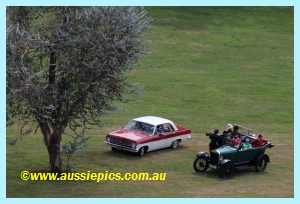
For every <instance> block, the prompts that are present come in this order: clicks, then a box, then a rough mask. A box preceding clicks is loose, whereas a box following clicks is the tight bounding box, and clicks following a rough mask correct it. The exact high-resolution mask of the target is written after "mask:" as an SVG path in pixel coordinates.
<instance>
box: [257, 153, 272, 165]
mask: <svg viewBox="0 0 300 204" xmlns="http://www.w3.org/2000/svg"><path fill="white" fill-rule="evenodd" d="M262 157H266V158H267V162H268V163H270V158H269V156H268V155H267V154H261V155H259V156H258V157H257V158H256V160H255V161H258V160H259V159H260V158H262Z"/></svg>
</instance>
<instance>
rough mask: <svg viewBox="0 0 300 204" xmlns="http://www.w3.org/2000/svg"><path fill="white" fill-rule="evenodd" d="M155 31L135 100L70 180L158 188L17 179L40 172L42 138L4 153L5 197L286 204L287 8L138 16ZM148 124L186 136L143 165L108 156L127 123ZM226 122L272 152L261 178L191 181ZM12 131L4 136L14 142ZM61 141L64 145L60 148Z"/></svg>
mask: <svg viewBox="0 0 300 204" xmlns="http://www.w3.org/2000/svg"><path fill="white" fill-rule="evenodd" d="M146 9H147V10H148V14H149V16H152V17H153V19H154V21H153V25H154V28H153V29H152V30H151V32H149V35H148V36H147V37H148V38H149V39H151V40H152V44H150V45H149V51H150V52H151V54H150V55H148V56H146V57H145V58H143V59H142V60H141V62H140V64H139V65H138V66H137V67H136V69H135V70H133V71H132V72H130V73H129V74H128V78H129V80H130V81H131V82H132V83H139V86H140V87H141V88H142V90H143V91H142V95H141V96H139V97H137V98H136V99H137V100H136V101H134V102H131V103H126V104H120V103H116V105H117V106H118V107H119V108H120V109H119V110H118V111H116V112H114V113H111V114H109V115H107V116H105V117H103V118H102V121H103V122H104V123H105V124H106V126H105V127H103V128H98V127H93V126H91V129H90V130H89V134H90V135H92V136H93V137H92V138H91V139H90V140H89V141H88V143H87V144H86V145H85V147H84V148H83V149H82V150H81V151H78V152H77V153H75V155H74V156H73V157H72V158H71V160H72V162H73V163H74V164H75V171H76V172H87V171H91V172H96V173H98V172H106V171H108V172H112V173H116V172H120V173H126V172H131V173H133V172H149V173H151V174H152V173H155V172H158V173H166V174H167V176H166V180H165V181H100V182H95V181H56V182H54V181H22V180H21V179H20V173H21V171H23V170H28V171H30V172H47V171H48V166H49V164H48V154H47V151H46V148H45V145H44V144H43V143H42V136H41V134H40V132H39V131H38V132H37V134H36V135H31V136H28V137H26V138H24V140H23V141H20V142H19V141H18V143H17V145H15V146H9V145H7V146H6V159H7V161H6V168H7V169H6V170H7V171H6V179H7V180H6V196H7V197H9V198H11V197H47V198H50V197H68V198H70V197H72V198H73V197H87V198H89V197H96V198H102V197H103V198H111V197H113V198H115V197H117V198H149V197H150V198H152V197H153V198H157V197H158V198H177V197H184V198H227V197H233V198H235V197H242V198H244V197H251V198H256V197H257V198H261V197H268V198H293V197H294V66H293V65H294V13H293V10H292V8H291V7H146ZM144 115H156V116H161V117H165V118H168V119H171V120H173V121H174V122H175V124H178V125H181V126H183V127H188V128H190V129H192V132H193V135H192V138H191V139H190V140H189V141H187V142H185V143H181V144H180V145H179V147H178V148H177V149H174V150H172V149H163V150H159V151H155V152H150V153H146V154H145V155H144V156H143V157H141V158H140V157H137V156H136V155H134V154H131V153H126V152H112V151H111V149H110V147H108V146H106V145H105V143H104V140H105V136H106V134H107V133H108V132H111V131H113V130H116V129H119V128H121V127H122V126H124V125H126V123H127V122H128V121H129V120H130V119H132V118H135V117H139V116H144ZM227 123H232V124H234V123H237V124H240V125H244V126H247V127H250V128H252V129H253V130H254V132H255V133H257V134H258V133H260V132H262V133H264V135H265V138H267V139H269V140H271V141H272V142H273V143H274V144H275V145H276V146H275V147H274V148H273V149H269V150H267V151H266V153H267V154H268V155H269V156H270V160H271V162H270V163H269V164H268V167H267V169H266V171H265V172H263V173H257V172H255V170H254V168H252V169H248V170H243V171H240V172H237V173H235V174H234V176H233V177H232V178H231V179H228V180H224V179H221V178H219V176H218V173H217V172H215V171H212V170H208V171H207V172H205V173H196V172H194V170H193V167H192V164H193V161H194V159H195V155H196V153H197V152H198V151H207V150H208V143H209V140H208V138H207V137H206V136H205V132H206V131H212V130H213V129H215V128H218V129H220V130H221V131H223V129H224V128H225V126H226V125H227ZM15 130H16V127H11V128H7V133H6V138H7V140H8V141H9V139H11V138H13V137H14V136H15V134H16V131H15ZM67 140H68V138H64V139H63V141H62V143H64V142H66V141H67Z"/></svg>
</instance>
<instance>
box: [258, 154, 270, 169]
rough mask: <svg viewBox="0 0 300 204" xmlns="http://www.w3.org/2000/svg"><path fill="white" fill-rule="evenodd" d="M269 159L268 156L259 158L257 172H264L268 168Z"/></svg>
mask: <svg viewBox="0 0 300 204" xmlns="http://www.w3.org/2000/svg"><path fill="white" fill-rule="evenodd" d="M267 164H268V159H267V157H266V156H261V157H258V159H257V161H256V165H255V170H256V171H257V172H263V171H265V169H266V168H267Z"/></svg>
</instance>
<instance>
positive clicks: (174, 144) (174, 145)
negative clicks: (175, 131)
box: [171, 140, 178, 149]
mask: <svg viewBox="0 0 300 204" xmlns="http://www.w3.org/2000/svg"><path fill="white" fill-rule="evenodd" d="M177 147H178V140H174V141H173V142H172V144H171V148H172V149H176V148H177Z"/></svg>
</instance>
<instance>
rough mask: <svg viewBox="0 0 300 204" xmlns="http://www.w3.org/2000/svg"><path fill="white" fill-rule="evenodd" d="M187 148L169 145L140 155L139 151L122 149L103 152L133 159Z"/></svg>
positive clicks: (107, 154) (116, 156) (112, 155)
mask: <svg viewBox="0 0 300 204" xmlns="http://www.w3.org/2000/svg"><path fill="white" fill-rule="evenodd" d="M187 148H188V147H185V146H178V147H177V148H176V149H171V148H170V147H167V148H163V149H158V150H154V151H150V152H146V153H145V154H144V155H143V156H139V155H138V154H137V153H134V152H127V151H122V150H116V151H112V150H108V151H105V152H103V154H104V155H106V156H111V157H115V158H124V159H125V158H126V159H131V160H133V159H142V158H148V157H152V156H157V155H160V154H165V153H166V154H167V153H169V152H173V151H184V150H185V149H187Z"/></svg>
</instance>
